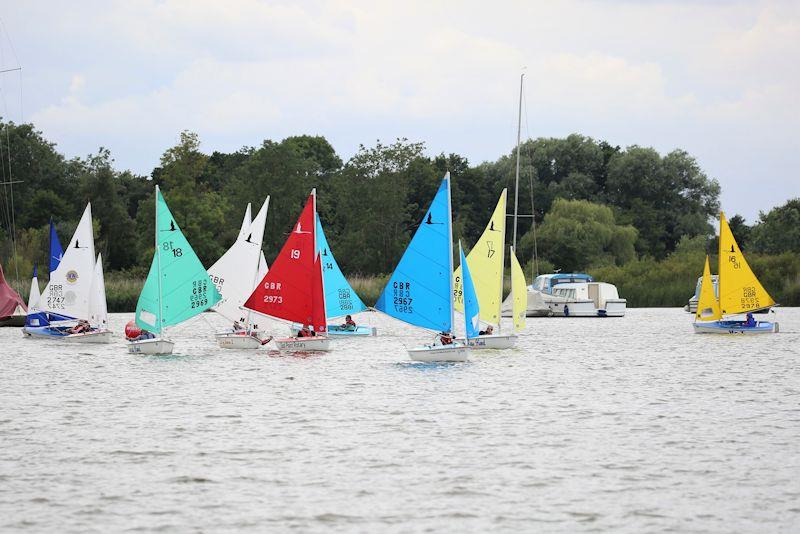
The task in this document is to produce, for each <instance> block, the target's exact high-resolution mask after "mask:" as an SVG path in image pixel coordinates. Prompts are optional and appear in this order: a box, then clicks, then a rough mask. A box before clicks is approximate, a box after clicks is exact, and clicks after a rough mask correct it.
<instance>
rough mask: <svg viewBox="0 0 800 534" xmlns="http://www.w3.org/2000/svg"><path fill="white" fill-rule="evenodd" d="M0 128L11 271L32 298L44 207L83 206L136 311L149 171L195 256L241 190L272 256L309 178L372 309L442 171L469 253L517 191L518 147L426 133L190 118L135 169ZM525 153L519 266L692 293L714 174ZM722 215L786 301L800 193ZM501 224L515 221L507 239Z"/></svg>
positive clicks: (600, 156) (344, 262) (540, 145)
mask: <svg viewBox="0 0 800 534" xmlns="http://www.w3.org/2000/svg"><path fill="white" fill-rule="evenodd" d="M0 131H2V132H3V134H4V137H5V138H6V140H5V145H6V150H7V154H8V158H7V159H8V161H7V162H4V163H3V165H4V167H3V169H2V171H3V173H4V176H6V178H8V177H9V176H11V177H12V178H13V179H14V183H15V184H16V185H14V188H13V198H11V195H10V193H11V192H12V190H11V188H0V192H1V193H2V194H1V195H0V221H2V224H0V262H2V265H3V268H4V271H5V274H6V277H7V278H8V279H9V280H12V281H13V282H12V284H13V285H14V287H15V288H17V289H18V290H20V294H21V295H22V296H23V297H24V298H25V297H27V294H28V290H29V287H30V276H31V273H32V271H33V268H34V265H38V271H39V279H40V283H42V285H43V283H44V282H45V281H46V280H47V278H48V272H47V265H48V263H49V261H48V249H49V244H48V243H49V222H50V220H51V218H52V220H53V221H54V224H55V227H56V230H57V232H58V234H59V236H60V238H61V242H62V244H66V243H68V242H69V238H70V236H71V235H72V233H73V231H74V229H75V227H76V225H77V223H78V220H79V218H80V215H81V213H82V212H83V210H84V208H85V206H86V203H87V202H91V203H92V213H93V224H94V233H95V248H96V251H97V252H100V253H102V255H103V261H104V266H103V267H104V271H105V276H106V293H107V298H108V309H109V311H112V312H120V311H133V310H134V308H135V306H136V301H137V299H138V295H139V291H140V289H141V287H142V284H143V282H144V279H145V278H146V276H147V272H148V269H149V267H150V261H151V258H152V247H153V244H152V235H153V220H154V217H153V210H154V202H153V191H154V185H159V186H160V187H161V190H162V192H163V194H164V196H165V198H166V199H167V200H168V201H169V204H170V208H171V209H172V212H173V214H174V216H175V220H176V222H177V223H178V225H180V227H181V230H182V231H183V232H184V234H185V235H186V237H187V239H188V240H189V242H190V243H191V244H192V248H193V249H194V250H195V252H196V253H197V255H198V257H199V258H200V260H201V261H202V263H203V265H205V266H210V265H212V264H213V263H214V262H215V261H216V260H217V259H218V258H219V257H220V256H221V255H222V253H223V252H224V251H225V250H226V249H227V247H228V246H230V244H231V243H232V242H233V241H234V239H235V237H236V235H237V233H238V230H239V227H240V224H241V220H242V219H241V218H242V214H243V213H244V211H245V208H246V206H247V204H248V203H252V204H253V205H254V206H260V205H261V203H262V202H263V201H264V197H266V196H267V195H270V197H271V202H270V209H269V214H268V216H267V224H266V228H265V235H264V240H263V243H262V248H263V251H264V254H265V256H266V258H267V260H268V261H270V260H271V259H272V258H274V257H275V256H276V254H277V253H278V250H279V247H280V246H281V244H282V243H283V241H284V240H285V237H286V235H287V233H288V232H289V231H290V229H291V226H292V224H293V223H294V221H295V219H296V215H297V212H298V210H299V209H300V208H301V206H302V203H303V202H304V200H305V199H306V197H307V195H308V192H309V191H310V190H311V188H317V193H318V199H319V204H318V209H319V215H320V218H321V220H322V224H323V225H324V227H325V233H326V236H327V238H328V242H329V244H330V247H331V250H332V251H333V253H334V255H335V257H336V259H337V262H338V264H339V266H340V268H341V269H342V271H343V272H344V273H345V276H347V277H348V279H349V280H350V283H351V285H352V286H353V288H354V289H355V291H356V292H357V293H358V294H359V295H360V296H361V298H362V299H363V300H364V302H365V303H367V304H368V305H372V304H374V303H375V301H376V299H377V298H378V296H379V293H380V291H381V290H382V288H383V286H384V284H385V283H386V280H387V278H388V277H387V275H386V274H385V273H389V272H392V271H393V270H394V268H395V266H396V265H397V262H398V261H399V259H400V256H401V255H402V253H403V251H404V250H405V248H406V246H407V244H408V242H409V241H410V239H411V237H412V235H413V234H414V232H415V231H416V229H417V225H418V224H419V221H420V220H421V219H422V217H423V215H424V212H425V210H426V209H427V205H428V203H429V202H430V198H431V197H432V194H433V192H434V191H435V190H436V188H437V187H438V184H439V182H440V181H441V177H442V176H443V175H444V173H445V172H447V171H450V173H451V175H452V177H453V180H452V202H453V207H454V212H453V238H454V240H461V241H462V242H463V243H464V246H465V249H466V250H465V252H468V251H469V246H470V245H471V244H472V243H474V242H475V241H476V240H477V239H478V237H479V236H480V234H481V232H482V231H483V229H484V227H485V225H486V222H487V220H488V218H489V217H490V215H491V211H492V209H493V208H494V206H495V204H496V202H497V198H498V196H499V195H500V193H501V191H502V190H503V189H504V188H509V192H510V193H512V195H513V186H514V174H515V166H516V165H515V163H516V159H515V153H514V152H513V151H509V153H508V154H505V155H500V156H499V157H498V159H496V160H495V161H486V162H482V163H478V164H471V163H470V162H469V161H468V160H467V159H466V158H464V157H463V156H460V155H458V154H453V153H451V154H444V153H442V154H439V155H435V156H430V155H428V154H426V151H425V145H424V143H417V142H411V141H408V140H407V139H397V140H396V141H395V142H393V143H391V144H383V143H381V142H380V141H377V142H376V143H375V144H374V145H372V146H363V145H362V146H360V148H359V150H358V151H357V152H356V153H355V155H353V156H352V157H351V158H350V159H348V160H346V161H345V160H343V159H342V158H341V157H340V156H339V155H338V154H337V153H336V151H335V150H334V149H333V147H332V146H331V145H330V143H329V142H328V141H327V140H326V139H325V138H324V137H320V136H309V135H298V136H291V137H287V138H286V139H283V140H281V141H273V140H269V139H266V140H264V141H263V142H262V143H261V144H260V145H258V146H245V147H242V148H241V149H239V150H237V151H235V152H231V153H224V152H219V151H215V152H213V153H211V154H206V153H204V152H203V151H201V149H200V139H199V137H198V136H197V135H196V134H194V133H192V132H187V131H185V132H182V133H181V134H180V139H179V141H178V143H177V144H176V145H175V146H173V147H171V148H168V149H166V150H165V151H164V153H163V154H162V156H161V158H160V160H159V164H158V166H156V167H155V168H154V169H153V170H152V171H151V172H150V173H149V174H148V175H139V174H136V173H133V172H131V171H129V170H119V169H117V168H115V162H114V159H113V158H112V156H111V153H110V151H109V150H107V149H105V148H102V147H101V148H99V149H98V151H97V153H96V154H90V155H88V156H86V157H85V158H72V159H67V158H66V157H65V156H64V155H62V154H61V153H59V152H58V151H57V149H56V146H55V144H54V143H52V142H50V141H48V140H47V139H46V138H45V136H44V134H43V133H42V132H40V131H38V130H36V129H35V127H34V126H33V125H32V124H14V123H11V122H2V120H0ZM520 159H521V161H520V176H521V180H520V190H519V198H520V199H521V202H520V209H519V213H520V214H521V215H523V216H524V217H525V218H523V219H521V220H520V223H519V226H518V230H519V239H518V242H517V244H518V247H517V250H516V253H517V257H518V258H519V259H520V261H521V262H522V263H523V264H526V265H525V269H524V270H525V274H526V277H527V282H528V283H531V282H532V279H533V274H534V269H533V268H532V265H533V264H534V261H533V257H534V251H535V250H538V256H539V257H538V261H537V262H536V264H537V265H538V271H539V272H540V273H549V272H553V271H555V270H557V269H558V270H560V271H561V272H587V273H589V274H591V275H593V276H594V277H595V279H596V280H598V281H603V282H609V283H612V284H615V285H616V286H617V287H618V289H619V293H620V296H621V297H623V298H626V299H627V300H628V305H629V306H630V307H653V306H655V307H665V306H683V305H684V304H686V302H687V300H688V299H689V298H690V297H691V296H692V294H693V292H694V288H695V285H696V282H697V278H698V277H699V276H700V275H701V274H702V268H703V261H704V259H705V255H706V254H707V253H708V254H710V255H711V256H716V254H717V250H716V249H717V242H716V238H715V237H714V235H715V231H714V224H713V223H714V222H715V220H716V218H717V217H718V216H719V211H720V202H719V198H720V186H719V184H718V182H717V181H716V180H715V179H713V178H710V177H708V176H706V174H705V173H704V172H703V170H702V169H701V168H700V165H699V164H698V162H697V161H696V160H695V159H694V158H693V157H692V156H691V155H690V154H688V153H686V152H685V151H683V150H680V149H675V150H673V151H671V152H669V153H667V154H660V153H659V152H657V151H656V150H655V149H653V148H648V147H641V146H636V145H632V146H629V147H625V148H622V147H619V146H613V145H611V144H609V143H607V142H605V141H602V140H595V139H592V138H590V137H586V136H583V135H579V134H571V135H569V136H567V137H565V138H539V139H529V140H526V141H525V142H523V143H522V145H521V146H520ZM4 161H5V160H4ZM11 170H13V175H12V174H11ZM522 199H525V200H522ZM534 203H535V209H533V206H534ZM12 207H13V209H12ZM509 209H511V207H509ZM531 213H532V214H533V218H532V219H531V217H530V215H531ZM532 220H533V221H535V224H536V227H535V228H536V230H535V232H534V227H533V226H532V225H531V221H532ZM728 221H729V223H730V226H731V229H732V231H733V234H734V236H735V237H736V240H737V242H738V243H739V245H740V246H741V247H742V250H744V251H745V252H746V253H747V257H748V260H749V262H750V264H751V266H752V268H753V270H754V271H755V273H756V275H757V276H758V277H759V279H760V280H761V281H762V283H763V285H764V287H765V288H766V289H767V291H768V292H770V294H772V296H773V297H774V298H775V300H776V301H778V302H779V303H781V304H782V305H784V306H800V198H795V199H790V200H788V201H787V202H786V203H785V204H784V205H782V206H777V207H775V208H773V209H771V210H769V211H768V212H766V213H765V212H761V213H760V214H759V218H758V220H757V221H756V222H755V223H754V224H752V225H748V224H746V222H745V220H744V218H743V217H741V216H740V215H736V214H731V213H728ZM12 232H13V235H14V237H15V239H13V240H12V239H11V235H12ZM511 233H512V229H511V228H510V225H509V228H508V229H507V232H506V243H505V246H508V245H509V242H510V240H511ZM506 250H508V249H506ZM715 261H716V260H715V259H714V258H712V264H713V263H714V262H715ZM507 291H508V284H506V292H507Z"/></svg>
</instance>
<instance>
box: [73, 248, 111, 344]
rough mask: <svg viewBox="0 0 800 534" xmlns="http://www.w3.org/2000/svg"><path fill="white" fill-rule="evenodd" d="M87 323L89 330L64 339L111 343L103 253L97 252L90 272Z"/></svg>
mask: <svg viewBox="0 0 800 534" xmlns="http://www.w3.org/2000/svg"><path fill="white" fill-rule="evenodd" d="M88 321H89V325H90V326H91V330H87V331H85V332H80V333H77V334H69V335H68V336H66V337H64V341H67V342H69V343H111V341H112V335H113V334H112V332H111V331H110V330H109V329H108V305H107V303H106V282H105V278H104V276H103V255H102V254H98V255H97V260H96V261H95V262H94V271H93V272H92V284H91V286H90V289H89V318H88Z"/></svg>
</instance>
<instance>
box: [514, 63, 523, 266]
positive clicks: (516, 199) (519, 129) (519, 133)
mask: <svg viewBox="0 0 800 534" xmlns="http://www.w3.org/2000/svg"><path fill="white" fill-rule="evenodd" d="M524 78H525V73H524V72H523V73H522V74H520V75H519V114H518V115H517V173H516V185H515V186H514V241H513V242H514V250H517V216H518V211H519V210H518V207H519V142H520V137H521V136H522V81H523V79H524Z"/></svg>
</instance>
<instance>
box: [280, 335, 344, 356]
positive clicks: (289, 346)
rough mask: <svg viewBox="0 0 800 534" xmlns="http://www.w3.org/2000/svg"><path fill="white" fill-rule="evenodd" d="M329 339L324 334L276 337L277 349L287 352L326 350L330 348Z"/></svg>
mask: <svg viewBox="0 0 800 534" xmlns="http://www.w3.org/2000/svg"><path fill="white" fill-rule="evenodd" d="M330 343H331V340H330V339H329V338H327V337H324V336H314V337H289V338H284V339H276V340H275V344H276V345H277V346H278V350H282V351H289V352H316V351H320V352H327V351H329V350H331V345H330Z"/></svg>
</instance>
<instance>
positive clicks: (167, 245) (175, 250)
mask: <svg viewBox="0 0 800 534" xmlns="http://www.w3.org/2000/svg"><path fill="white" fill-rule="evenodd" d="M161 248H163V249H164V252H167V251H169V250H171V251H172V256H173V257H174V258H180V257H181V256H183V250H181V248H180V247H175V246H173V245H172V241H164V243H162V244H161Z"/></svg>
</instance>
